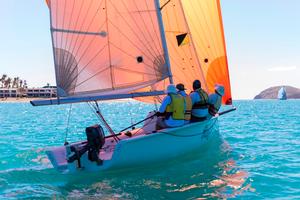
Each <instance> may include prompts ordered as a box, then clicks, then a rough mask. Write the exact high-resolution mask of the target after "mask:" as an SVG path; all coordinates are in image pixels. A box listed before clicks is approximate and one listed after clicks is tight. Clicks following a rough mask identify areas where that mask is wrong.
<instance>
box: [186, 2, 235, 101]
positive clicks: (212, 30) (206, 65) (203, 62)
mask: <svg viewBox="0 0 300 200" xmlns="http://www.w3.org/2000/svg"><path fill="white" fill-rule="evenodd" d="M181 2H182V8H183V10H184V13H185V16H186V22H187V25H188V26H189V30H190V34H191V35H192V38H193V43H194V45H195V47H196V53H197V57H198V59H199V61H200V67H201V69H202V71H203V73H204V77H205V80H206V85H207V87H208V91H209V92H210V93H212V92H214V85H215V84H222V85H223V86H224V87H225V95H224V96H223V103H224V104H231V103H232V97H231V87H230V79H229V71H228V62H227V55H226V45H225V38H224V30H223V23H222V15H221V7H220V1H219V0H201V1H199V0H188V1H187V0H182V1H181Z"/></svg>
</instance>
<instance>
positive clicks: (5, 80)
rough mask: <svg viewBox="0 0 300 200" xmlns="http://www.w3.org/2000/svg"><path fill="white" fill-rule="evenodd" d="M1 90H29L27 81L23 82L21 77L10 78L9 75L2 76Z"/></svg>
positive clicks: (0, 79)
mask: <svg viewBox="0 0 300 200" xmlns="http://www.w3.org/2000/svg"><path fill="white" fill-rule="evenodd" d="M0 87H1V88H27V87H28V86H27V81H26V80H22V79H20V78H19V77H14V78H11V77H8V76H7V74H2V76H1V78H0Z"/></svg>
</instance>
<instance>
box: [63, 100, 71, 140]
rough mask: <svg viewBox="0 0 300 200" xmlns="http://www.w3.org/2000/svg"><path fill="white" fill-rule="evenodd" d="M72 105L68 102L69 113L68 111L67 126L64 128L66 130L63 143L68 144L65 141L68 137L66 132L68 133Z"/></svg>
mask: <svg viewBox="0 0 300 200" xmlns="http://www.w3.org/2000/svg"><path fill="white" fill-rule="evenodd" d="M72 105H73V104H70V108H69V113H68V118H67V128H66V132H65V143H64V145H67V144H69V143H68V141H67V137H68V133H69V123H70V116H71V111H72Z"/></svg>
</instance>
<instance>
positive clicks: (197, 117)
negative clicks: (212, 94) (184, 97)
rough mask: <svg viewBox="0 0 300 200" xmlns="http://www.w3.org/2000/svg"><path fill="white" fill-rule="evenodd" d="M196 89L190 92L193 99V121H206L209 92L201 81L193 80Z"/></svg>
mask: <svg viewBox="0 0 300 200" xmlns="http://www.w3.org/2000/svg"><path fill="white" fill-rule="evenodd" d="M193 89H194V91H193V92H192V93H191V94H190V97H191V99H192V105H193V107H192V117H191V122H199V121H204V120H205V119H206V118H207V116H208V94H207V93H206V92H205V91H204V90H203V89H202V88H201V82H200V81H199V80H195V81H194V82H193Z"/></svg>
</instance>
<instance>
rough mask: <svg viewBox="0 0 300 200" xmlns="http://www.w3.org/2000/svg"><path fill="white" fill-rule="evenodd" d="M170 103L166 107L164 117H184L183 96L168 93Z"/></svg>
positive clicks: (181, 118) (180, 118) (178, 118)
mask: <svg viewBox="0 0 300 200" xmlns="http://www.w3.org/2000/svg"><path fill="white" fill-rule="evenodd" d="M169 96H170V97H171V103H170V104H169V105H168V106H167V109H166V118H168V117H170V116H172V118H173V119H177V120H183V119H184V98H183V97H182V96H180V95H178V94H169Z"/></svg>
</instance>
